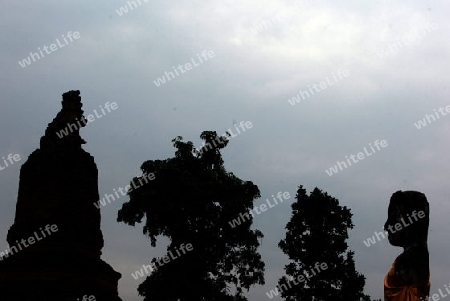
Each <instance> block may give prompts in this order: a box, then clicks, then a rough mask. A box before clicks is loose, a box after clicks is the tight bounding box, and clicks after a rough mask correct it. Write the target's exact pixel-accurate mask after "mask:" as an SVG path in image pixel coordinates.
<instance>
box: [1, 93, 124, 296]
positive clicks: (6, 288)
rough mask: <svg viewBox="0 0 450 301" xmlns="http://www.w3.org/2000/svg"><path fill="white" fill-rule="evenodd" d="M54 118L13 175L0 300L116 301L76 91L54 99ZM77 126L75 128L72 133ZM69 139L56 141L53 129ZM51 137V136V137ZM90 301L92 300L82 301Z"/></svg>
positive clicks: (94, 168) (114, 276) (114, 279)
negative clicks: (57, 102) (57, 107)
mask: <svg viewBox="0 0 450 301" xmlns="http://www.w3.org/2000/svg"><path fill="white" fill-rule="evenodd" d="M62 97H63V100H62V109H61V111H60V112H59V113H58V114H57V115H56V117H55V118H54V119H53V121H52V122H51V123H49V124H48V127H47V129H46V131H45V135H44V136H43V137H42V138H41V140H40V148H39V149H36V150H35V151H34V152H33V153H32V154H31V155H30V156H29V157H28V160H27V161H26V162H25V163H24V164H23V165H22V167H21V169H20V181H19V191H18V198H17V204H16V215H15V219H14V224H13V225H12V226H11V228H10V229H9V231H8V235H7V241H8V244H9V246H10V247H9V250H7V252H3V254H1V253H0V255H1V257H0V300H2V301H3V300H8V301H9V300H20V301H44V300H45V301H56V300H58V301H77V300H84V299H83V297H84V296H94V297H95V300H97V301H121V300H122V299H121V298H120V297H119V296H118V289H117V286H118V280H119V279H120V277H121V274H120V273H118V272H116V271H114V269H113V268H112V267H111V266H110V265H108V264H107V263H106V262H105V261H103V260H102V259H100V256H101V249H102V248H103V235H102V232H101V230H100V219H101V217H100V209H98V208H96V206H94V203H96V202H97V201H98V200H99V193H98V170H97V166H96V164H95V162H94V158H93V157H92V156H91V155H90V154H89V153H88V152H86V151H84V150H83V149H82V147H81V145H82V144H84V143H86V142H85V141H84V140H83V139H82V138H81V137H80V135H79V130H80V127H83V126H85V125H86V123H87V121H86V119H85V117H84V116H83V110H82V109H81V108H82V106H83V105H82V103H81V97H80V91H69V92H66V93H64V94H63V95H62ZM74 124H75V125H77V126H74ZM67 128H69V129H70V133H69V132H67V133H68V134H67V135H62V136H61V134H60V133H61V130H63V129H67ZM57 134H59V135H57ZM88 300H93V299H88Z"/></svg>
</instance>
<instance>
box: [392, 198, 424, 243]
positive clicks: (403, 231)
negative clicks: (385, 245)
mask: <svg viewBox="0 0 450 301" xmlns="http://www.w3.org/2000/svg"><path fill="white" fill-rule="evenodd" d="M429 213H430V209H429V204H428V201H427V198H426V197H425V195H424V194H423V193H421V192H418V191H397V192H395V193H394V194H393V195H392V197H391V200H390V202H389V208H388V218H387V220H386V223H385V224H384V229H385V230H386V231H387V232H388V240H389V243H390V244H391V245H393V246H398V247H403V248H407V247H409V246H413V245H424V246H426V244H427V239H428V225H429V221H430V217H429Z"/></svg>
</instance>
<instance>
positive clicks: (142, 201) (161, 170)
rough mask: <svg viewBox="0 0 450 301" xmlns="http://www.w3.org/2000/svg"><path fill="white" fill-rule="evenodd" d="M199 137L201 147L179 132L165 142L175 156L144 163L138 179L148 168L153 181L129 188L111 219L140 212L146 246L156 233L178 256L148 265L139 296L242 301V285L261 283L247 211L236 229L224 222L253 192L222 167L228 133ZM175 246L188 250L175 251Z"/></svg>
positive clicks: (248, 203)
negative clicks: (189, 247) (149, 270)
mask: <svg viewBox="0 0 450 301" xmlns="http://www.w3.org/2000/svg"><path fill="white" fill-rule="evenodd" d="M200 137H201V138H202V139H203V140H204V141H205V145H204V146H203V147H202V148H201V150H200V151H197V150H195V149H194V147H193V143H192V142H190V141H189V142H183V141H182V137H180V136H179V137H177V138H175V139H173V140H172V142H173V145H174V147H175V148H176V149H177V150H176V152H175V157H174V158H170V159H166V160H149V161H146V162H144V163H143V164H142V166H141V170H142V172H143V176H142V177H145V176H146V175H148V174H149V173H154V174H155V179H154V180H153V181H151V182H148V183H147V184H145V185H143V186H141V187H138V188H135V189H132V190H131V191H130V192H129V193H128V195H129V197H130V200H129V201H128V202H126V203H124V204H123V206H122V209H121V210H119V213H118V221H119V222H124V223H127V224H129V225H133V226H134V225H135V223H140V222H141V221H142V218H143V217H144V216H145V217H146V221H145V226H144V229H143V231H144V234H145V235H147V236H148V237H149V238H150V240H151V245H152V246H153V247H154V246H156V238H157V236H158V235H163V236H166V237H168V238H169V239H170V244H169V246H168V247H167V250H168V251H171V252H172V253H173V254H175V252H176V251H177V250H178V252H179V253H180V254H181V256H178V258H176V259H174V260H171V261H168V263H166V264H164V265H158V266H156V262H157V258H153V259H152V262H153V263H154V264H155V266H154V268H155V269H154V271H153V272H152V273H151V274H150V275H149V276H148V277H147V278H146V280H145V281H144V282H143V283H141V284H140V285H139V287H138V291H139V294H140V295H141V296H144V297H145V299H144V300H171V301H172V300H173V301H175V300H181V301H184V300H196V301H197V300H230V301H234V300H247V299H246V298H245V297H244V296H243V289H246V290H248V289H249V287H250V286H251V285H254V284H264V263H263V262H262V260H261V256H260V254H259V253H258V252H257V247H258V246H259V242H258V238H262V237H263V234H262V233H261V232H260V231H259V230H250V226H251V225H252V216H251V215H249V214H247V215H246V216H248V219H245V220H244V221H243V222H242V223H241V224H240V225H239V226H237V227H232V226H231V224H230V223H229V222H230V221H231V220H233V219H236V218H238V217H239V216H242V213H247V212H249V210H250V209H252V208H253V201H254V199H256V198H259V197H260V192H259V189H258V187H257V186H256V185H254V184H253V183H252V182H250V181H242V180H240V179H239V178H237V177H236V176H235V175H233V173H231V172H227V171H226V170H225V167H224V165H223V163H224V162H223V160H222V156H221V154H220V149H222V148H224V147H225V146H226V145H227V143H228V140H227V138H228V137H227V136H218V135H217V133H216V132H215V131H214V132H213V131H205V132H203V133H202V134H201V136H200ZM142 177H140V178H142ZM136 180H139V178H135V179H133V181H135V182H136ZM240 214H241V215H240ZM182 244H184V246H186V245H187V244H192V250H191V251H189V252H185V253H184V254H182V253H181V251H179V250H180V246H181V245H182Z"/></svg>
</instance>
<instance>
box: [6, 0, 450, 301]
mask: <svg viewBox="0 0 450 301" xmlns="http://www.w3.org/2000/svg"><path fill="white" fill-rule="evenodd" d="M140 3H141V4H139V3H138V1H137V0H136V7H134V6H133V4H130V5H131V6H128V4H127V2H126V1H124V0H113V1H94V2H93V1H48V0H45V1H39V3H38V2H36V3H34V2H33V3H29V2H22V1H8V0H7V1H2V3H1V4H0V8H1V9H0V25H1V26H0V34H1V36H2V39H1V40H0V54H1V55H0V60H1V65H0V66H1V67H0V68H1V73H0V74H1V81H0V88H1V91H2V97H1V104H2V109H1V111H0V116H1V118H0V135H1V137H2V143H1V144H0V157H5V158H6V156H7V155H8V154H19V155H20V156H21V158H22V159H21V161H19V162H16V163H15V164H13V165H11V166H8V167H7V168H5V169H3V170H1V171H0V200H1V202H0V217H1V218H0V250H4V249H6V248H7V246H8V245H7V243H6V234H7V231H8V229H9V227H10V226H11V225H12V223H13V220H14V215H15V204H16V200H17V189H18V182H19V170H20V166H21V164H23V163H24V162H25V160H26V158H27V157H28V156H29V155H30V153H31V152H32V151H33V150H34V149H36V148H38V147H39V139H40V137H41V136H42V135H43V134H44V131H45V128H46V126H47V124H48V123H49V122H51V120H52V119H53V118H54V117H55V115H56V113H57V112H58V111H59V110H60V108H61V104H60V102H61V94H62V93H64V92H66V91H68V90H80V91H81V97H82V102H83V104H84V107H83V109H84V111H85V115H88V114H92V113H93V111H94V110H95V109H97V111H98V110H99V107H102V106H104V105H105V103H106V102H116V103H117V106H118V108H117V109H116V110H114V111H111V112H110V113H107V114H106V115H104V116H102V117H101V118H97V119H96V120H95V121H94V122H92V123H91V124H89V125H88V126H87V127H85V128H84V129H82V130H81V136H82V137H83V138H84V139H85V140H86V141H87V144H86V145H85V146H84V149H85V150H86V151H88V152H90V153H91V155H93V156H94V157H95V161H96V163H97V165H98V169H99V190H100V191H99V192H100V195H101V196H103V195H104V194H105V193H112V192H113V189H117V188H119V187H124V186H125V185H126V184H128V183H129V181H130V180H131V179H132V177H133V176H138V175H140V170H139V167H140V166H141V164H142V163H143V162H144V161H145V160H154V159H166V158H169V157H172V156H173V155H174V150H175V149H174V148H173V147H172V144H171V142H170V141H171V139H173V138H174V137H176V136H178V135H180V136H183V138H184V139H185V140H190V141H193V142H194V144H195V145H196V146H200V143H201V140H200V138H199V135H200V133H201V132H202V131H204V130H215V131H217V132H218V133H220V134H222V133H224V132H225V131H226V130H227V129H229V128H232V129H234V124H237V125H239V123H240V122H241V121H244V122H246V121H250V122H251V123H252V125H253V127H252V128H251V129H248V130H246V131H245V132H242V133H241V134H239V135H237V136H236V137H234V138H232V139H231V140H230V143H229V145H228V147H227V148H226V149H224V151H223V156H224V160H225V167H226V168H227V170H229V171H232V172H233V173H235V174H236V175H237V176H238V177H240V178H241V179H243V180H250V181H253V182H254V183H255V184H257V185H258V187H259V188H260V190H261V195H262V197H261V199H259V200H257V201H256V202H255V204H256V205H258V204H262V203H265V200H266V199H267V198H269V197H271V195H272V194H276V193H277V192H279V191H282V192H284V191H288V192H290V194H291V195H292V196H294V195H295V192H296V190H297V187H298V186H299V185H300V184H302V185H304V186H305V188H306V189H307V190H308V192H309V191H311V190H312V189H313V188H314V187H316V186H317V187H319V188H321V189H323V190H324V191H326V192H327V193H329V194H330V195H331V196H333V197H335V198H337V199H339V201H340V204H341V205H345V206H347V207H349V208H350V209H351V211H352V213H353V222H354V224H355V228H354V229H353V230H351V231H350V232H349V235H350V238H349V245H350V249H352V250H354V251H355V253H356V254H355V259H356V268H357V270H358V271H359V272H361V273H362V274H364V275H365V276H366V293H367V294H369V295H371V296H372V297H373V298H382V295H383V285H382V281H383V277H384V275H385V274H386V273H387V271H388V269H389V268H390V266H391V264H392V262H393V261H394V259H395V257H396V256H397V255H398V254H399V253H400V252H401V251H402V250H401V249H399V248H395V247H392V246H390V245H389V244H388V242H387V240H381V241H380V242H377V243H376V244H375V245H373V246H370V247H367V246H366V245H365V244H364V243H363V240H365V239H367V238H368V237H371V236H372V235H373V234H374V231H381V229H382V227H383V224H384V222H385V219H386V215H387V206H388V201H389V198H390V196H391V195H392V193H394V192H395V191H397V190H418V191H421V192H423V193H425V194H426V196H427V197H428V200H429V202H430V208H431V221H430V233H429V250H430V269H431V284H432V287H431V291H432V293H433V292H437V290H438V289H439V288H444V284H449V283H450V275H449V274H448V272H447V269H448V266H449V265H450V259H449V258H448V254H449V251H450V242H449V240H448V225H449V223H448V221H449V218H448V214H449V213H450V204H449V203H448V200H449V194H450V186H449V185H448V174H449V172H450V160H449V159H450V158H449V156H450V155H449V152H448V149H449V147H450V142H449V129H450V116H444V114H446V111H445V109H444V110H442V113H440V112H439V111H438V110H439V108H441V107H442V108H445V107H446V106H447V105H450V100H449V90H450V87H449V84H448V70H449V67H450V64H449V63H450V59H449V58H448V55H447V54H448V53H449V50H450V49H449V45H450V43H449V40H448V37H449V24H450V23H449V22H450V21H448V15H449V13H450V10H449V3H446V2H444V1H443V0H430V1H366V2H363V1H340V2H339V4H335V2H334V1H328V0H327V1H325V0H321V1H280V0H278V1H276V0H267V1H266V0H258V1H256V0H252V1H237V0H226V1H216V0H214V1H193V0H190V1H185V0H181V1H177V2H176V3H175V4H173V3H169V2H167V1H161V0H154V1H147V2H145V0H140ZM125 6H127V10H128V12H125V9H124V8H125ZM121 7H123V8H122V10H120V8H121ZM130 7H133V9H132V10H131V9H130ZM69 32H71V33H69ZM75 32H78V34H77V33H75ZM74 33H75V34H74ZM70 34H72V36H73V38H72V40H70V39H69V38H68V36H69V35H70ZM63 35H64V37H63ZM76 37H78V38H76ZM64 38H65V39H66V40H64ZM65 41H67V43H66V42H65ZM52 44H56V45H54V46H51V45H52ZM44 46H46V47H47V52H48V53H46V52H45V51H44V50H43V49H44ZM38 47H39V48H38ZM51 47H52V48H51ZM39 50H41V51H43V54H44V56H41V57H40V58H39V57H38V56H37V55H34V56H33V58H34V60H33V58H31V57H29V56H30V52H32V53H38V52H39ZM203 51H206V52H205V53H206V56H207V54H208V53H210V54H213V55H212V56H211V57H208V59H207V60H206V58H202V61H201V62H200V59H199V58H198V56H200V55H201V54H202V52H203ZM446 53H447V54H446ZM38 55H40V54H38ZM24 60H25V61H26V60H28V62H29V64H28V63H26V62H25V61H24ZM19 62H21V63H19ZM194 62H195V63H194ZM187 63H190V64H191V65H190V66H191V67H190V68H189V67H185V66H186V64H187ZM178 65H181V66H182V68H181V69H182V70H183V71H184V72H182V71H181V70H180V69H177V72H178V73H176V72H175V71H174V67H173V66H175V68H178ZM187 69H190V70H187ZM166 72H167V74H168V76H170V77H171V79H170V80H168V79H167V78H165V83H162V82H161V81H162V80H163V79H162V77H163V76H165V74H166ZM169 72H172V73H173V75H170V74H169ZM339 74H340V75H339ZM342 74H346V75H347V76H343V75H342ZM158 78H161V80H160V81H158ZM155 82H157V83H159V85H157V84H155ZM321 83H322V84H321ZM310 89H311V90H310ZM300 91H301V92H303V93H302V94H300ZM305 93H309V94H308V95H307V94H305ZM301 95H303V97H302V96H301ZM294 97H297V99H298V100H299V101H298V102H297V101H295V99H293V98H294ZM289 100H291V101H293V103H294V105H292V104H291V103H290V101H289ZM434 110H436V112H435V111H434ZM98 112H99V111H98ZM426 114H428V115H431V114H434V118H435V119H436V120H433V118H431V117H430V116H428V119H427V118H426ZM437 117H439V118H437ZM424 118H425V119H424ZM419 120H422V122H423V124H425V125H426V126H423V125H422V126H420V125H419V124H418V121H419ZM415 124H416V125H415ZM418 126H419V127H421V128H420V129H419V128H418ZM376 140H379V141H381V140H386V143H387V146H385V147H380V150H377V149H376V148H374V150H376V152H372V151H371V149H370V145H369V144H372V146H374V143H375V141H376ZM385 145H386V144H385ZM364 148H366V150H368V151H369V153H371V154H370V156H369V155H365V156H364V158H363V159H361V160H358V162H357V163H353V164H352V165H351V166H348V167H347V168H345V167H344V168H342V170H340V169H339V170H338V172H337V173H334V174H333V175H332V176H330V175H329V174H328V173H327V172H326V170H328V171H329V172H330V170H329V168H331V167H333V166H334V165H336V164H337V161H344V160H346V158H345V156H347V157H348V158H350V156H351V155H352V154H353V155H355V156H356V155H357V154H358V153H359V152H364ZM0 163H3V160H0ZM2 166H3V165H2ZM341 167H342V164H341ZM125 201H127V198H126V197H123V198H121V199H119V200H117V201H115V202H114V203H112V204H109V205H107V206H105V207H103V208H102V209H101V211H102V231H103V235H104V238H105V247H104V249H103V259H104V260H105V261H106V262H108V263H109V264H110V265H112V266H113V267H114V269H115V270H117V271H118V272H120V273H122V278H121V280H120V282H119V290H120V296H121V297H122V299H123V300H124V301H134V300H142V298H141V297H138V295H137V291H136V288H137V286H138V285H139V284H140V283H141V282H142V281H143V279H139V280H135V279H133V278H132V276H131V273H132V272H134V271H135V270H137V269H139V268H140V267H141V266H142V264H147V263H149V261H150V259H151V258H153V257H155V256H161V255H163V254H164V253H165V247H166V242H167V240H165V239H161V240H159V241H158V242H159V243H158V247H157V248H152V247H151V246H150V241H149V240H148V239H147V238H145V237H144V236H143V235H142V225H137V226H136V227H130V226H127V225H125V224H119V223H117V222H116V218H117V211H118V209H119V208H120V207H121V205H122V203H123V202H125ZM292 201H293V197H292V198H291V199H290V200H289V201H287V202H284V203H282V204H279V205H277V206H276V207H274V208H271V209H269V210H267V211H266V212H264V213H262V214H260V215H257V216H256V218H255V220H254V227H255V228H258V229H260V230H262V231H263V233H264V234H265V237H264V239H263V241H262V247H261V248H260V249H259V251H260V253H261V254H262V256H263V260H264V261H265V263H266V272H265V279H266V285H265V286H254V287H252V288H251V290H250V291H249V292H248V294H247V295H248V298H249V300H251V301H256V300H266V299H267V300H268V298H267V296H266V294H265V293H266V292H267V291H268V290H269V289H272V288H274V287H275V285H276V284H277V281H278V279H279V277H281V276H282V275H284V270H283V267H284V265H285V264H286V263H287V258H286V256H285V255H284V254H283V253H282V252H281V250H280V249H278V246H277V245H278V242H279V240H280V239H282V238H284V235H285V230H284V227H285V225H286V223H287V222H288V221H289V219H290V216H291V208H290V204H291V203H292ZM273 300H276V299H273ZM278 300H280V299H278Z"/></svg>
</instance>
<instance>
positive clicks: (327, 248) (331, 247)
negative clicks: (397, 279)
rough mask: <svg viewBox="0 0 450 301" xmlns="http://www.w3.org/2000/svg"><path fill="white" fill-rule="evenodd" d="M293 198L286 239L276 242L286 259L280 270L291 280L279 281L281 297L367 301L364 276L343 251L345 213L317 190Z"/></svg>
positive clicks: (293, 300)
mask: <svg viewBox="0 0 450 301" xmlns="http://www.w3.org/2000/svg"><path fill="white" fill-rule="evenodd" d="M296 199H297V200H296V201H295V202H294V203H293V204H292V211H293V213H292V216H291V220H290V221H289V222H288V223H287V225H286V229H287V233H286V238H285V239H283V240H281V241H280V243H279V247H280V248H281V249H282V250H283V252H284V253H285V254H287V255H288V256H289V259H290V260H291V262H290V263H289V264H288V265H286V267H285V270H286V274H287V275H289V276H290V279H288V278H287V277H286V276H283V277H282V278H281V279H280V280H279V281H278V287H277V288H278V290H279V291H280V292H281V296H282V297H283V298H284V299H285V300H288V301H297V300H302V301H303V300H305V301H313V300H314V301H329V300H334V301H360V300H367V301H370V298H369V296H367V295H364V294H363V289H364V284H365V277H364V276H363V275H361V274H360V273H358V272H356V270H355V262H354V260H353V254H354V253H353V252H352V251H348V250H347V249H348V245H347V243H346V240H347V239H348V229H352V228H353V223H352V220H351V217H352V214H351V213H350V210H349V209H348V208H347V207H345V206H344V207H342V206H340V205H339V201H338V200H337V199H335V198H333V197H331V196H329V195H328V194H327V193H326V192H322V191H321V190H320V189H318V188H315V189H314V190H313V191H312V192H311V194H310V195H309V196H308V195H307V194H306V190H305V189H304V188H303V186H299V188H298V190H297V195H296ZM302 276H303V277H302Z"/></svg>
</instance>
